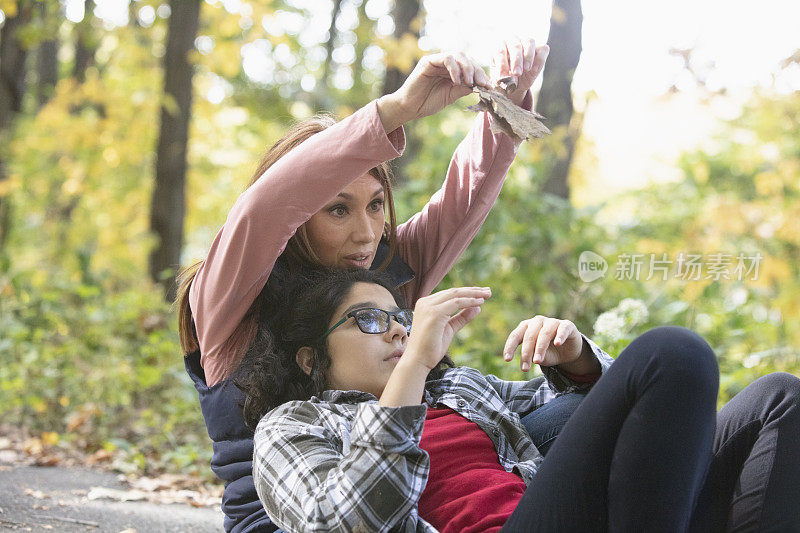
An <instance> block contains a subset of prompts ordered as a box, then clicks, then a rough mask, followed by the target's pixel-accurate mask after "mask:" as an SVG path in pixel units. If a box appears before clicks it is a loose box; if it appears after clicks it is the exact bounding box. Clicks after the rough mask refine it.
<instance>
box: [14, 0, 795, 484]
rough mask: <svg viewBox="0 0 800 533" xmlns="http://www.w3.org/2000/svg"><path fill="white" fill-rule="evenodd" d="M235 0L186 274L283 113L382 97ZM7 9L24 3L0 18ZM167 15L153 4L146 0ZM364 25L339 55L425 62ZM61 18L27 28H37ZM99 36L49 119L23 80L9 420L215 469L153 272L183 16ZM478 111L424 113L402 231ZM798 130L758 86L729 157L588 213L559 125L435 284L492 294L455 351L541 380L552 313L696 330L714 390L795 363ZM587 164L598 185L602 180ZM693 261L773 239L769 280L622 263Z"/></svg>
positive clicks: (158, 459) (205, 89) (619, 332)
mask: <svg viewBox="0 0 800 533" xmlns="http://www.w3.org/2000/svg"><path fill="white" fill-rule="evenodd" d="M233 4H235V3H228V2H218V1H211V0H209V1H206V2H204V5H203V11H202V20H201V27H200V32H199V37H200V38H201V41H200V42H203V43H207V44H208V43H210V44H208V46H205V45H204V46H203V47H202V48H201V47H198V48H199V50H198V52H197V53H196V54H194V56H193V60H194V62H195V66H196V75H195V98H194V104H193V116H192V122H191V131H190V153H189V169H190V170H189V175H188V194H187V203H188V205H187V219H186V225H185V227H186V239H185V241H186V242H185V250H184V258H185V260H184V261H183V263H184V264H188V263H190V262H191V261H192V260H194V259H199V258H202V257H203V255H204V254H205V252H206V250H207V247H208V245H209V244H210V242H211V240H212V239H213V236H214V234H215V232H216V231H217V229H218V227H219V225H220V224H221V223H222V222H223V220H224V219H225V216H226V213H227V210H228V209H229V208H230V206H231V205H232V204H233V202H234V201H235V199H236V197H237V195H238V194H240V193H241V191H242V190H244V188H245V187H246V186H247V184H248V183H249V181H250V178H251V174H252V172H253V171H254V170H255V168H256V164H257V161H258V159H259V157H260V156H261V154H262V153H263V152H264V151H265V149H266V147H267V146H269V145H270V144H271V143H272V142H273V141H274V140H276V139H277V138H278V137H279V136H280V135H281V134H282V132H283V131H285V129H286V126H287V124H288V123H290V122H292V121H293V120H296V119H302V118H305V117H306V116H308V115H309V114H311V113H312V112H314V111H317V110H320V109H324V110H326V111H331V112H336V113H339V114H341V115H346V114H347V113H349V112H350V111H352V110H354V109H356V108H357V107H359V106H360V105H363V104H364V103H366V102H367V101H369V100H370V99H371V98H374V97H376V96H378V88H379V85H380V81H381V79H382V75H383V73H382V70H381V68H367V66H366V65H365V64H364V63H361V64H349V65H345V64H338V65H335V68H337V69H350V71H351V73H352V74H353V75H354V77H355V79H354V85H353V86H352V87H351V88H350V89H341V88H336V87H335V85H329V86H327V87H321V85H320V84H317V85H316V86H315V88H314V89H313V90H304V89H303V86H302V85H301V79H302V78H303V76H304V75H310V76H312V77H313V78H314V79H315V80H317V81H319V79H320V76H321V73H322V71H323V68H324V65H323V62H322V61H320V59H319V57H320V56H319V52H320V50H321V49H324V43H322V42H319V43H310V44H309V43H307V42H305V41H304V40H303V39H304V38H303V37H302V36H301V35H300V34H298V32H295V31H288V29H287V31H283V30H281V31H269V32H268V31H267V30H266V29H265V27H264V24H262V22H266V24H267V26H269V27H270V28H273V26H275V24H278V23H277V22H276V21H277V20H278V19H279V18H280V17H282V16H285V14H286V13H289V14H290V15H291V14H295V15H297V16H299V17H301V19H303V17H308V16H309V15H310V14H309V13H306V12H304V11H303V10H302V9H301V8H297V7H294V5H293V3H290V2H282V1H275V2H267V3H257V2H243V3H241V6H247V9H245V8H242V10H241V11H240V12H236V13H234V12H232V11H231V10H230V9H232V7H231V6H232V5H233ZM7 5H15V3H14V2H11V3H8V2H5V3H3V4H2V5H0V9H5V8H6V6H7ZM159 5H160V4H159V2H153V1H150V0H146V1H141V2H138V3H137V4H136V5H135V9H134V11H135V10H137V9H139V10H140V9H145V8H158V7H159ZM362 6H363V4H362ZM234 7H235V6H234ZM279 12H282V13H283V15H282V14H281V13H279ZM357 18H358V21H359V23H358V26H357V27H356V28H355V29H354V30H353V31H350V30H345V31H342V34H341V35H340V36H339V39H338V40H337V41H336V44H337V45H342V43H346V42H349V41H351V40H352V39H353V38H354V37H355V40H356V42H355V45H354V46H353V48H354V50H355V55H356V57H357V58H359V57H361V54H363V53H364V51H365V49H366V46H365V44H369V45H375V44H376V43H377V44H378V45H380V46H383V47H384V49H385V50H388V51H389V52H391V54H390V55H391V60H392V61H395V62H398V61H400V62H407V61H412V60H413V58H414V57H416V55H415V54H417V53H418V52H419V50H418V48H417V46H416V43H409V42H405V41H403V42H401V41H397V42H394V41H393V40H392V39H384V40H380V39H378V37H380V36H378V35H377V34H376V31H377V29H376V28H377V24H376V21H375V20H372V19H369V18H368V17H367V16H366V11H365V9H361V8H358V13H357ZM51 22H52V21H51ZM37 24H38V23H37ZM49 24H50V23H48V24H47V25H41V24H40V25H34V26H32V27H31V28H32V29H31V31H33V30H36V32H38V33H37V36H38V37H37V38H39V39H40V38H41V37H42V35H46V34H47V32H49V31H50V29H49V28H50V25H49ZM54 25H55V26H57V27H58V31H57V33H58V34H59V35H60V36H68V35H70V34H71V31H72V30H74V27H73V26H72V25H70V23H68V22H66V21H64V20H59V21H58V23H56V24H54ZM45 26H46V27H47V28H48V30H47V31H44V30H43V29H42V28H44V27H45ZM278 26H279V24H278ZM273 29H274V28H273ZM93 32H94V33H95V36H96V38H97V43H98V49H97V53H96V58H95V59H96V63H95V65H94V66H93V67H91V68H89V70H88V71H87V77H86V82H85V83H83V84H80V85H78V84H76V83H75V82H74V80H72V79H70V78H69V77H63V75H64V74H66V73H68V72H69V70H70V69H69V68H68V67H69V65H68V64H67V63H64V62H62V64H61V71H62V79H61V80H60V81H59V83H58V85H57V87H56V90H55V94H54V96H53V98H52V99H51V100H50V101H49V102H48V103H47V105H45V106H44V107H43V108H41V109H40V110H37V109H36V105H35V102H34V97H33V94H32V92H31V93H29V94H28V100H27V101H26V105H25V112H23V113H22V114H21V115H19V116H18V118H17V121H16V130H15V132H14V133H13V136H11V142H10V143H8V144H3V145H2V147H0V151H1V152H2V154H0V155H1V156H2V157H3V158H4V161H5V162H6V163H7V168H8V171H9V175H10V177H9V179H8V180H6V181H4V182H0V199H1V200H2V201H3V202H4V203H6V204H11V205H12V206H13V211H12V219H11V233H10V236H9V238H8V241H7V242H6V246H5V248H4V249H3V250H2V251H0V417H2V419H3V420H4V422H7V423H17V424H24V425H26V426H29V427H31V428H33V429H34V430H36V431H41V432H48V433H50V432H56V433H58V434H59V435H60V436H61V439H62V440H63V441H65V442H69V443H72V444H73V445H75V446H80V447H82V448H84V449H86V450H87V451H94V450H98V449H105V450H113V451H114V452H115V454H116V457H117V460H116V463H115V464H116V465H117V466H118V467H119V468H121V469H124V470H125V469H126V470H179V471H183V472H185V471H187V470H196V471H197V472H200V473H202V474H204V475H210V473H209V469H208V468H207V464H208V459H209V455H210V444H209V441H208V437H207V435H206V431H205V427H204V424H203V421H202V418H201V415H200V410H199V406H198V403H197V397H196V393H195V391H194V389H193V387H192V385H191V382H190V380H189V379H188V377H187V376H186V375H185V372H184V370H183V364H182V361H181V351H180V348H179V346H178V339H177V332H176V324H175V322H176V321H175V317H174V315H173V314H172V313H171V311H170V310H169V308H168V306H167V305H166V304H164V303H163V302H162V301H161V292H160V289H159V288H157V287H155V286H153V285H152V284H151V282H150V281H149V280H148V279H147V274H146V272H147V265H146V260H147V256H148V254H149V252H150V249H151V247H152V245H153V240H152V237H151V235H150V234H149V230H148V228H149V206H150V195H151V194H152V175H153V163H154V161H153V159H154V149H155V145H156V135H157V131H158V128H157V124H158V120H159V110H160V105H161V104H162V102H161V96H160V95H161V86H160V83H161V79H162V77H161V66H160V58H161V56H162V55H163V47H164V37H165V33H166V23H165V20H164V19H163V18H162V16H160V15H159V16H156V19H155V21H154V22H153V23H152V25H147V26H144V27H143V26H138V25H129V26H125V27H117V28H110V27H106V26H104V25H103V24H95V25H93ZM34 37H36V36H34ZM31 39H32V41H33V40H35V39H34V38H33V37H31ZM248 46H249V47H255V49H257V50H259V51H260V52H259V53H261V54H262V55H263V56H264V58H266V63H267V64H268V66H269V68H270V69H272V72H273V76H272V79H271V80H267V81H264V80H261V81H254V80H252V79H250V78H249V77H248V76H247V75H245V73H244V72H243V69H242V67H241V59H242V53H243V52H242V51H243V48H245V47H248ZM279 47H280V48H279ZM278 49H280V50H281V52H280V53H277V50H278ZM280 58H283V59H280ZM212 89H213V90H212ZM214 91H216V94H217V95H219V94H221V95H222V96H221V97H212V96H210V95H211V94H213V93H214ZM468 103H470V102H463V103H461V102H460V103H458V104H456V106H453V107H452V108H451V109H448V110H445V111H444V112H442V113H440V114H438V115H436V116H433V117H428V118H426V119H424V120H420V121H417V123H415V124H413V125H411V127H413V128H414V129H415V131H416V134H417V136H418V137H419V138H420V139H422V142H421V146H420V149H419V151H418V153H417V154H416V156H415V159H414V160H413V161H411V162H410V164H409V166H408V167H407V173H408V175H409V176H412V179H411V180H410V181H408V182H407V183H405V184H404V186H403V187H402V188H401V189H400V190H399V191H398V194H397V195H396V198H397V200H398V218H399V220H405V219H406V218H408V217H409V216H410V215H411V214H413V213H414V212H416V211H417V210H419V209H420V208H421V207H422V206H423V205H424V203H425V202H426V201H427V200H428V198H430V196H431V195H432V194H433V193H434V192H435V191H436V190H437V189H438V188H439V187H440V186H441V182H442V179H443V178H444V172H445V169H446V168H447V164H448V161H449V160H450V157H451V155H452V153H453V151H454V150H455V149H456V147H457V146H458V144H459V142H460V141H461V139H462V137H463V134H464V132H465V131H467V130H468V128H469V126H470V124H471V122H472V120H473V119H474V114H472V113H470V112H467V111H464V109H463V108H464V107H466V105H468ZM799 121H800V95H798V94H793V95H777V94H768V93H763V94H759V93H756V94H755V95H754V97H753V99H752V101H751V102H750V104H749V105H748V106H747V107H746V109H745V110H744V112H743V114H742V116H741V117H740V118H739V119H737V120H736V121H734V122H731V123H728V124H723V125H721V130H720V135H719V137H718V139H717V140H716V145H715V146H714V147H713V148H712V149H707V150H698V151H694V152H691V153H687V154H684V156H683V157H682V158H681V160H680V162H679V165H680V168H681V169H682V171H683V174H684V177H683V179H682V180H680V181H679V182H675V183H668V184H657V185H651V186H649V187H646V188H644V189H642V190H639V191H633V192H630V193H627V194H624V195H621V196H619V197H617V198H613V199H611V200H608V201H607V202H606V203H605V204H603V205H592V206H589V207H584V208H576V207H574V206H572V205H570V204H569V203H567V202H564V201H560V200H558V199H555V198H551V197H547V196H544V195H542V194H540V193H539V192H538V190H539V186H540V185H541V184H542V183H543V182H544V180H545V178H546V176H545V175H544V169H545V164H544V162H543V161H544V160H545V157H546V155H547V152H548V151H552V150H558V149H560V147H559V146H557V143H556V142H555V141H554V140H553V139H555V137H552V138H551V139H549V140H543V141H539V142H536V143H531V144H528V143H526V144H524V145H523V146H522V147H521V148H520V151H519V153H518V155H517V159H516V161H515V163H514V165H513V166H512V168H511V171H510V173H509V176H508V179H507V180H506V183H505V185H504V187H503V191H502V193H501V195H500V198H499V200H498V202H497V204H496V205H495V206H494V208H493V210H492V212H491V213H490V215H489V217H488V219H487V220H486V223H485V224H484V226H483V227H482V228H481V229H480V231H479V232H478V234H477V236H476V238H475V240H474V242H473V243H472V245H471V246H470V247H469V248H468V249H467V251H466V252H465V254H464V256H463V257H462V259H461V260H460V261H459V263H458V264H457V265H456V267H455V268H454V269H453V271H452V272H451V273H450V274H449V275H448V276H447V277H446V279H445V280H444V281H443V283H442V286H454V285H466V284H469V285H478V284H486V285H490V286H491V287H492V288H493V292H494V296H493V297H492V298H491V300H490V301H488V302H487V304H486V305H485V307H484V312H483V313H481V315H480V316H479V317H478V318H477V319H476V320H475V321H474V322H473V323H472V324H470V325H469V326H468V327H467V328H466V329H465V330H464V331H463V332H462V333H461V334H460V335H459V336H458V338H457V341H456V342H455V344H454V345H453V347H452V350H451V352H452V354H453V355H454V356H455V358H456V361H457V362H459V363H461V364H469V365H472V366H476V367H477V368H480V369H481V370H483V371H485V372H491V373H495V374H498V375H501V376H503V377H505V378H508V379H525V377H526V375H525V374H523V373H522V372H520V371H519V367H518V366H516V365H515V364H511V365H509V364H505V363H503V362H502V360H501V358H500V356H499V353H500V350H501V349H502V346H503V345H504V342H505V339H506V335H507V334H508V332H509V331H510V330H511V329H513V327H515V326H516V325H517V324H518V323H519V321H521V320H523V319H526V318H529V317H531V316H533V315H536V314H543V315H548V316H555V317H559V318H567V319H570V320H572V321H574V322H575V323H576V324H577V326H578V328H579V329H580V330H581V331H582V332H584V333H586V334H587V335H588V336H591V337H593V338H594V339H595V340H597V342H598V343H599V344H600V345H601V346H602V347H604V348H605V349H606V351H608V352H609V353H611V354H613V355H617V354H619V353H620V352H621V351H622V350H623V349H624V348H625V346H627V344H628V343H629V342H630V340H631V339H633V338H635V337H636V336H637V335H639V334H641V333H643V332H644V331H646V330H647V329H649V328H652V327H655V326H659V325H664V324H678V325H683V326H686V327H689V328H691V329H693V330H695V331H697V332H698V333H700V334H701V335H702V336H703V337H704V338H706V339H707V340H708V341H709V343H710V344H711V346H712V347H713V348H714V349H715V351H716V353H717V354H718V357H719V361H720V365H721V369H722V390H721V394H720V398H721V400H725V399H727V398H729V397H731V396H732V395H733V394H735V393H736V392H738V391H739V390H741V388H743V387H744V386H745V385H746V384H747V383H748V382H749V381H751V380H752V379H753V378H755V377H757V376H760V375H763V374H766V373H768V372H772V371H776V370H784V371H789V372H792V373H795V374H800V356H799V355H798V346H800V323H798V320H799V317H800V303H798V302H800V298H798V295H799V294H800V272H799V271H798V269H800V267H799V266H798V264H800V261H798V259H800V229H798V228H799V227H800V226H798V224H797V220H800V183H799V182H798V180H797V176H798V175H800V131H798V129H797V124H798V122H799ZM580 173H581V175H582V177H583V179H585V180H588V179H591V171H590V170H587V169H580ZM573 186H574V187H580V184H575V183H574V184H573ZM587 250H591V251H593V252H595V253H597V254H599V255H601V256H602V257H604V258H605V259H606V260H608V262H609V271H608V273H607V274H606V276H605V277H603V278H601V279H598V280H596V281H593V282H583V281H581V279H580V277H579V276H578V269H577V266H578V258H579V257H580V255H581V253H582V252H584V251H587ZM697 251H700V252H703V253H711V252H716V251H720V252H730V253H734V254H735V253H738V252H746V253H755V252H759V253H761V254H762V255H763V257H764V259H763V261H762V262H761V270H760V276H759V278H758V279H756V280H744V281H737V280H725V279H721V280H716V281H715V280H708V279H701V280H698V281H696V282H686V281H683V280H679V279H674V278H673V279H669V280H667V281H657V280H647V279H645V277H646V276H642V277H641V278H640V279H638V280H627V279H617V278H616V276H615V271H614V266H613V263H614V259H615V258H617V257H619V256H620V255H621V254H632V253H643V254H651V253H652V254H657V255H659V254H662V253H667V254H669V256H670V257H671V258H672V259H674V258H675V257H676V255H677V254H678V253H680V252H697Z"/></svg>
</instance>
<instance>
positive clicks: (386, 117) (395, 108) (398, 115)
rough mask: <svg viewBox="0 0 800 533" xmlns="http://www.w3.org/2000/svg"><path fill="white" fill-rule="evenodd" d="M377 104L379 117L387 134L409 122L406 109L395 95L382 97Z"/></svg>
mask: <svg viewBox="0 0 800 533" xmlns="http://www.w3.org/2000/svg"><path fill="white" fill-rule="evenodd" d="M377 104H378V116H379V117H380V119H381V124H383V129H384V131H386V133H391V132H393V131H394V130H396V129H397V128H399V127H400V126H402V125H403V124H405V123H406V122H408V118H407V114H406V112H405V108H404V107H403V105H402V103H401V102H400V101H399V100H398V98H397V96H395V94H394V93H392V94H385V95H383V96H381V97H380V98H378V100H377Z"/></svg>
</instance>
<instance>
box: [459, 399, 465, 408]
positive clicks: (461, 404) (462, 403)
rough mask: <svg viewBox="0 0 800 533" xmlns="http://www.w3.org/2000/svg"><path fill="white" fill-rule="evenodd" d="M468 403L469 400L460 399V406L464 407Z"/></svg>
mask: <svg viewBox="0 0 800 533" xmlns="http://www.w3.org/2000/svg"><path fill="white" fill-rule="evenodd" d="M466 405H467V402H465V401H464V400H458V406H459V407H464V406H466Z"/></svg>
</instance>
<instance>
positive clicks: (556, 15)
mask: <svg viewBox="0 0 800 533" xmlns="http://www.w3.org/2000/svg"><path fill="white" fill-rule="evenodd" d="M550 20H551V21H553V22H555V23H556V24H564V23H565V22H567V12H566V11H564V10H563V9H561V8H560V7H559V6H556V5H554V6H553V12H552V13H551V14H550Z"/></svg>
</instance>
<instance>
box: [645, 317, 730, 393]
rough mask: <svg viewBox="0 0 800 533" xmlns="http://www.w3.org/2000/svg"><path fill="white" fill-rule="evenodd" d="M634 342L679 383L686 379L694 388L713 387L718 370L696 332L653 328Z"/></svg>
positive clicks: (711, 353)
mask: <svg viewBox="0 0 800 533" xmlns="http://www.w3.org/2000/svg"><path fill="white" fill-rule="evenodd" d="M634 342H642V343H644V344H645V346H647V348H648V350H647V351H648V353H650V354H652V357H653V358H654V360H657V361H658V362H659V363H660V364H661V366H662V367H663V368H664V369H666V370H667V371H674V372H676V373H677V374H679V375H680V379H681V380H685V379H689V380H691V381H692V382H693V383H694V384H695V385H696V386H701V387H706V386H708V387H712V386H713V387H717V386H718V385H719V367H718V365H717V359H716V356H715V355H714V351H713V350H712V349H711V347H710V346H709V345H708V343H707V342H706V341H705V340H704V339H703V338H702V337H701V336H700V335H698V334H697V333H695V332H693V331H691V330H689V329H686V328H684V327H680V326H661V327H657V328H653V329H651V330H649V331H647V332H645V333H644V334H642V335H641V336H639V337H638V338H637V339H636V341H634Z"/></svg>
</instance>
